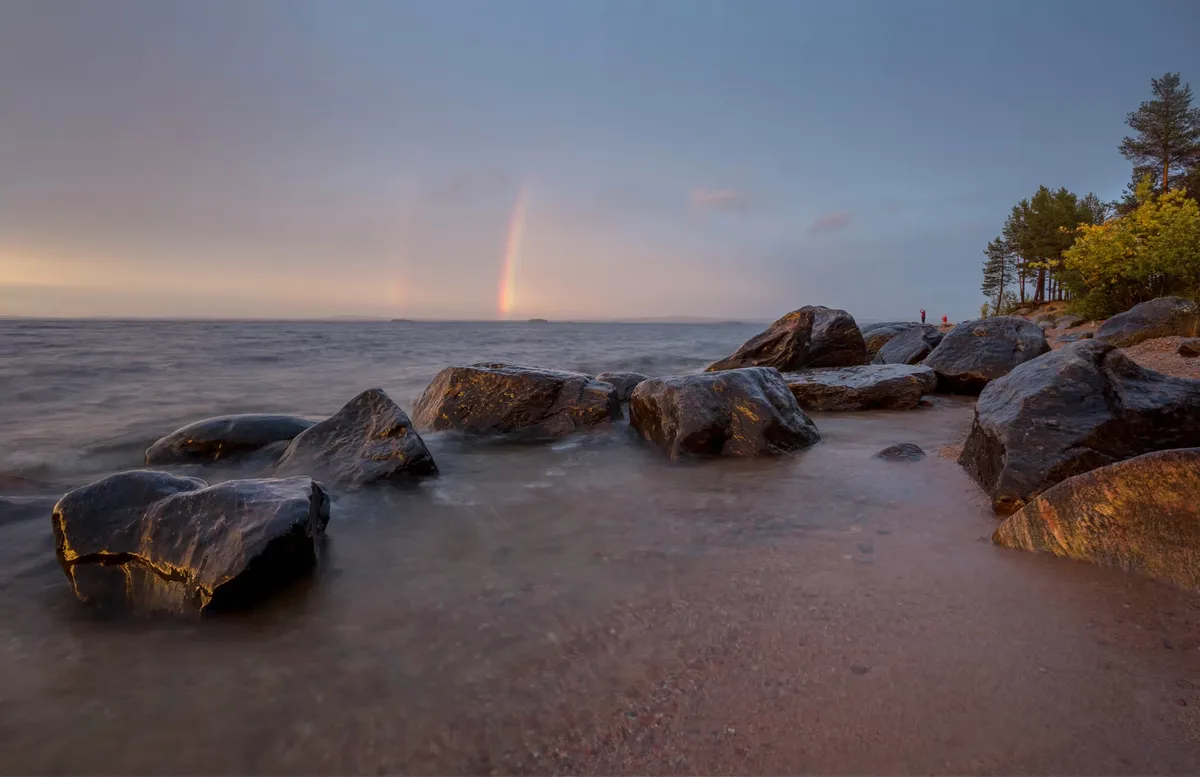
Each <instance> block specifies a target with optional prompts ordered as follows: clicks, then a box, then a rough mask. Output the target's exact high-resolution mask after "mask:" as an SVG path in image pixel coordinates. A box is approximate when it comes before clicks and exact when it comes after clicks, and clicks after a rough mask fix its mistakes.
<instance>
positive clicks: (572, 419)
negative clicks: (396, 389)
mask: <svg viewBox="0 0 1200 777" xmlns="http://www.w3.org/2000/svg"><path fill="white" fill-rule="evenodd" d="M413 418H414V419H415V420H416V422H417V426H418V427H419V428H421V429H425V430H430V431H445V430H453V431H458V432H463V433H465V434H471V435H498V436H503V437H506V438H509V439H515V440H529V441H538V440H553V439H556V438H559V437H562V436H564V435H568V434H573V433H575V432H582V431H587V430H589V429H593V428H596V427H599V426H606V425H609V424H611V423H612V422H613V421H614V420H616V419H619V418H621V401H620V399H619V397H618V395H617V389H616V387H615V386H613V385H612V384H611V383H604V382H602V381H599V380H596V379H594V378H591V377H589V376H587V375H583V374H581V373H578V372H561V371H558V370H546V369H542V368H541V367H521V366H517V365H510V364H473V365H471V366H467V367H447V368H446V369H444V370H442V371H441V372H439V373H438V374H437V375H436V376H435V377H434V379H433V381H432V382H431V383H430V384H429V386H428V387H427V388H426V389H425V393H424V394H422V395H421V399H420V400H418V401H417V406H416V407H415V408H414V409H413Z"/></svg>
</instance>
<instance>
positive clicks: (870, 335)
mask: <svg viewBox="0 0 1200 777" xmlns="http://www.w3.org/2000/svg"><path fill="white" fill-rule="evenodd" d="M913 330H918V331H924V332H926V333H927V334H937V327H936V326H934V325H933V324H918V323H917V322H915V321H885V322H883V323H880V324H867V325H866V326H864V327H863V328H862V336H863V343H864V344H865V345H866V347H867V358H868V359H873V358H875V354H877V353H879V349H881V348H883V346H885V345H887V344H888V343H890V342H891V341H892V340H893V339H894V338H896V337H899V336H900V335H903V334H907V333H909V332H912V331H913ZM939 339H940V338H939Z"/></svg>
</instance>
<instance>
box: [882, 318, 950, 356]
mask: <svg viewBox="0 0 1200 777" xmlns="http://www.w3.org/2000/svg"><path fill="white" fill-rule="evenodd" d="M943 337H944V335H943V334H942V333H941V332H939V331H938V330H937V327H935V326H931V325H929V324H926V325H924V326H920V325H918V326H916V327H910V328H909V329H906V330H905V331H903V332H900V333H899V334H897V335H896V336H895V337H893V338H891V339H890V340H888V341H887V342H886V343H884V345H883V347H882V348H880V349H879V352H878V353H876V354H875V358H874V360H873V361H872V362H871V363H872V364H920V363H921V361H922V360H923V359H924V358H925V357H926V356H928V355H929V354H930V353H932V352H933V349H934V348H937V347H938V344H939V343H941V342H942V338H943Z"/></svg>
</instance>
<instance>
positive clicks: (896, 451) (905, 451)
mask: <svg viewBox="0 0 1200 777" xmlns="http://www.w3.org/2000/svg"><path fill="white" fill-rule="evenodd" d="M875 458H877V459H886V460H888V461H920V460H921V459H923V458H925V451H923V450H921V446H920V445H915V444H913V443H911V442H902V443H898V444H896V445H889V446H888V447H886V448H884V449H883V450H881V451H880V452H879V453H876V454H875Z"/></svg>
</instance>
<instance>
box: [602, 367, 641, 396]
mask: <svg viewBox="0 0 1200 777" xmlns="http://www.w3.org/2000/svg"><path fill="white" fill-rule="evenodd" d="M645 379H646V376H645V375H643V374H641V373H640V372H602V373H600V374H599V375H597V376H596V380H598V381H600V382H602V383H611V384H612V385H613V386H615V387H616V389H617V398H618V399H620V400H621V401H622V402H628V401H629V395H630V394H632V393H633V390H634V388H636V387H637V384H639V383H641V382H642V381H643V380H645Z"/></svg>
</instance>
